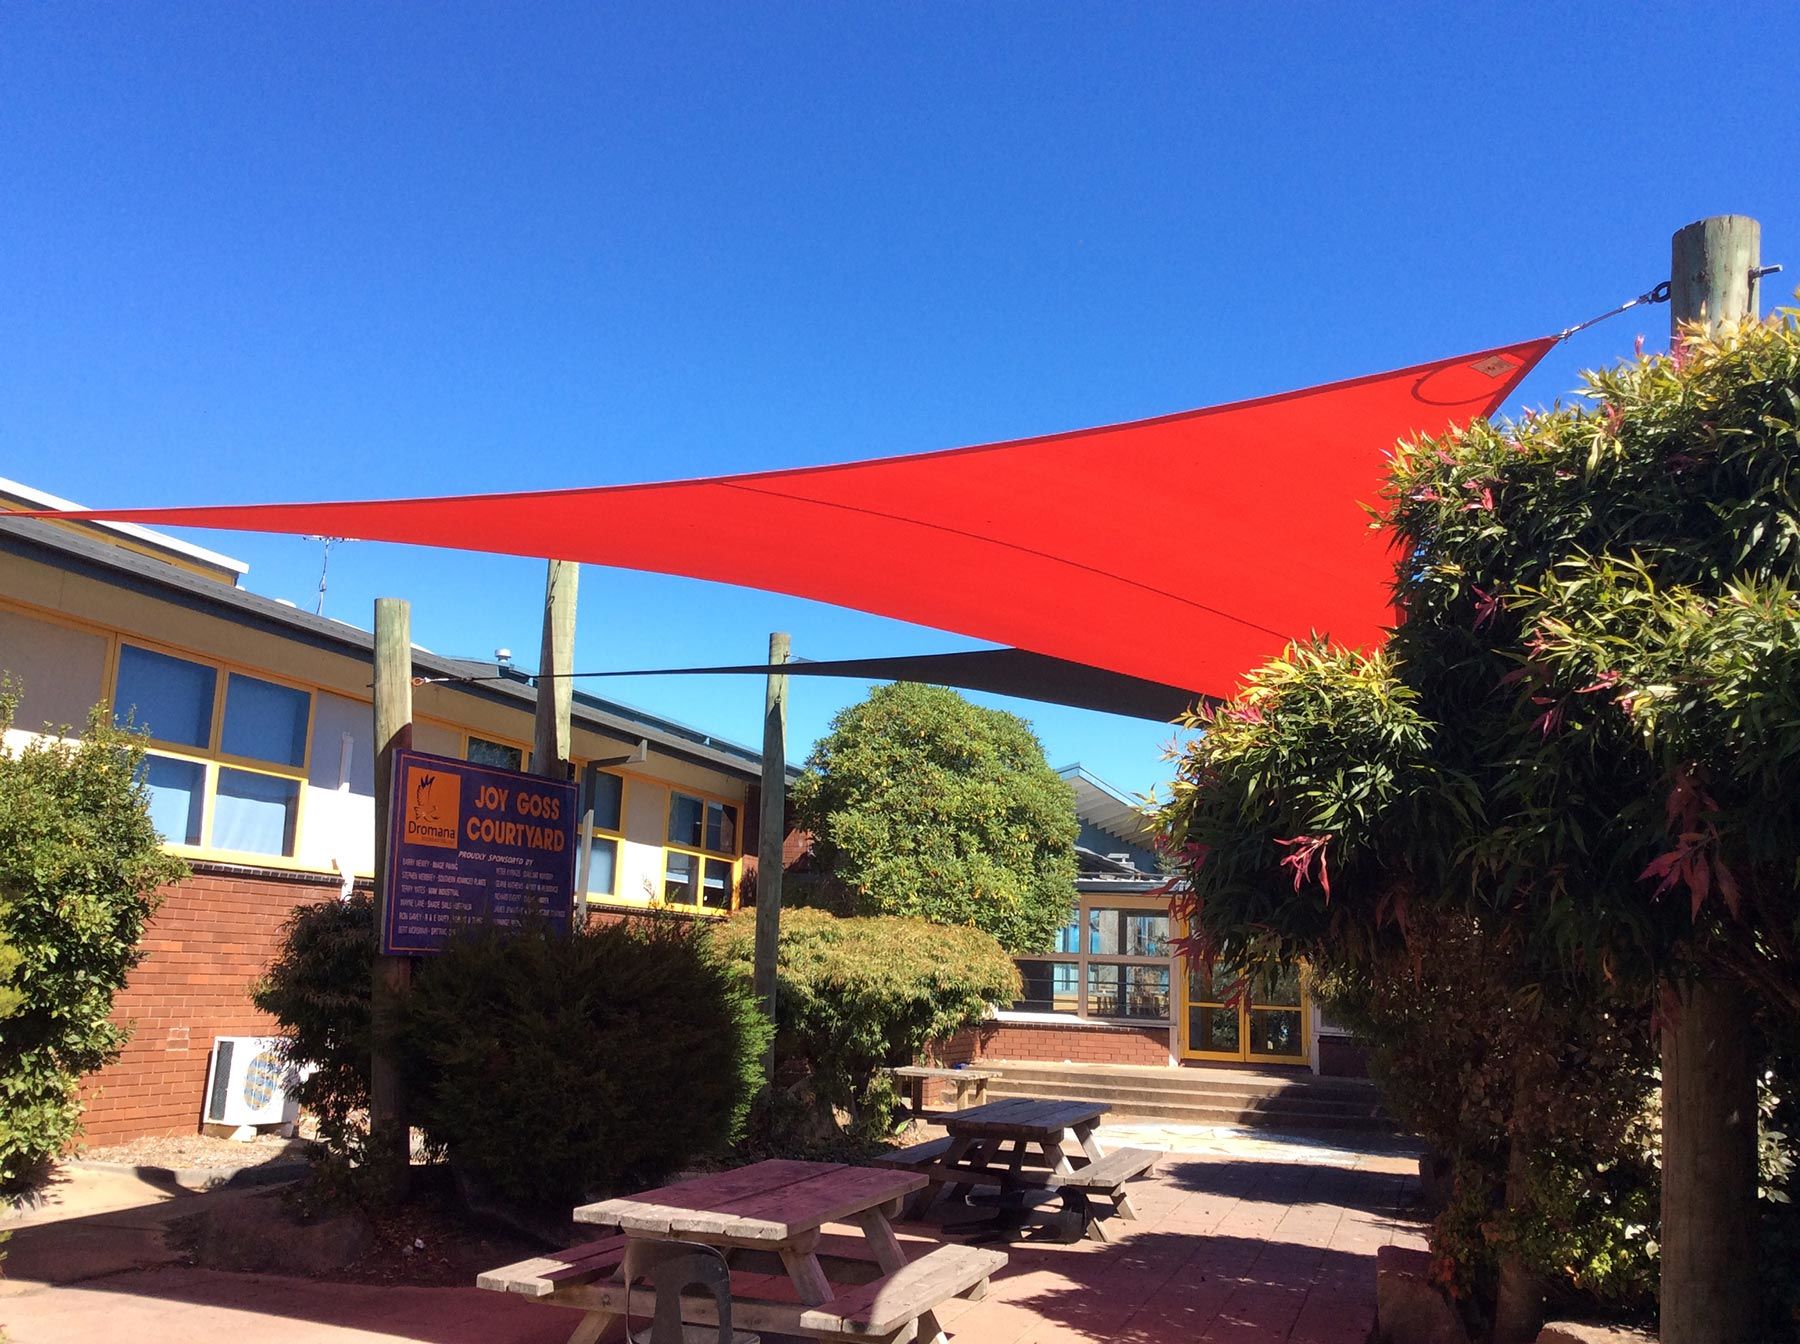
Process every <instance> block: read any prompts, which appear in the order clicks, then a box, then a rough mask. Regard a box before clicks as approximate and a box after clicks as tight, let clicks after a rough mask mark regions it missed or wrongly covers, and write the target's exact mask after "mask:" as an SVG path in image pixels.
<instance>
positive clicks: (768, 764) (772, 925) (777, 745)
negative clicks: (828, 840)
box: [753, 632, 789, 1082]
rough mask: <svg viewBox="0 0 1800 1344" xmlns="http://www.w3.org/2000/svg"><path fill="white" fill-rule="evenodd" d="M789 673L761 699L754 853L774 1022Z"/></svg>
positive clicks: (777, 653)
mask: <svg viewBox="0 0 1800 1344" xmlns="http://www.w3.org/2000/svg"><path fill="white" fill-rule="evenodd" d="M788 647H789V641H788V637H787V636H786V635H784V634H781V633H779V632H778V633H775V634H771V635H770V636H769V666H770V667H779V666H780V665H781V664H783V663H785V662H787V660H788ZM787 684H788V679H787V673H785V672H771V673H770V674H769V683H768V689H767V690H766V691H765V692H764V694H763V747H762V808H761V811H760V812H759V814H758V823H759V824H758V827H757V835H758V840H759V843H758V845H757V851H756V960H755V971H754V982H753V983H754V986H755V990H756V997H757V999H758V1000H759V1001H760V1002H761V1003H762V1006H763V1012H764V1013H766V1014H767V1015H768V1018H769V1021H771V1022H773V1021H774V1020H775V982H776V965H777V957H778V952H779V948H780V944H781V842H782V841H783V839H785V838H786V837H785V834H784V830H785V827H786V822H787ZM763 1074H764V1076H765V1077H766V1078H768V1079H769V1081H770V1082H773V1081H774V1079H775V1047H774V1045H773V1044H771V1045H770V1047H769V1049H768V1051H767V1052H766V1053H765V1055H764V1057H763Z"/></svg>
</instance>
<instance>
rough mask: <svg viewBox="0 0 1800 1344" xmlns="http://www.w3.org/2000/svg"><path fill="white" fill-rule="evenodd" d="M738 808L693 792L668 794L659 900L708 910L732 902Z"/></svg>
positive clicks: (735, 885)
mask: <svg viewBox="0 0 1800 1344" xmlns="http://www.w3.org/2000/svg"><path fill="white" fill-rule="evenodd" d="M737 849H738V809H737V806H736V805H735V804H733V803H722V802H718V801H716V800H714V799H711V798H699V797H696V796H694V795H693V794H688V793H677V792H674V791H671V792H670V794H669V848H668V849H667V850H665V851H664V862H663V900H664V901H666V902H667V903H669V904H670V905H692V906H699V907H701V908H703V909H707V910H730V909H731V908H732V907H733V906H734V905H735V904H736V903H737Z"/></svg>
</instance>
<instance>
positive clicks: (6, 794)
mask: <svg viewBox="0 0 1800 1344" xmlns="http://www.w3.org/2000/svg"><path fill="white" fill-rule="evenodd" d="M16 707H17V698H16V695H15V694H14V693H13V692H12V691H11V690H10V688H9V687H8V686H7V685H6V684H5V683H4V682H0V732H4V731H5V730H6V729H8V728H10V727H11V726H12V720H13V712H14V710H15V708H16ZM142 763H143V748H142V746H141V744H140V741H139V739H138V738H136V737H134V736H132V735H131V734H129V733H126V732H123V731H121V730H119V729H117V728H115V727H113V725H112V723H111V721H110V719H109V718H108V717H107V716H106V715H105V714H103V713H101V712H99V711H96V712H95V713H94V714H93V715H91V716H90V718H89V720H88V725H87V729H86V734H85V736H83V737H82V738H80V739H78V740H69V739H39V740H36V741H33V742H31V743H29V744H27V745H26V746H24V747H22V748H21V749H19V750H18V751H5V750H0V936H3V937H4V939H5V940H6V941H7V942H8V943H10V945H11V950H12V953H13V955H14V956H15V957H16V961H15V963H14V965H13V967H12V972H11V988H12V990H13V991H14V992H15V993H16V994H17V995H18V997H19V1000H20V1002H19V1003H18V1006H17V1011H16V1012H14V1013H13V1015H12V1016H11V1017H9V1018H8V1019H7V1020H6V1022H5V1024H4V1026H0V1192H16V1191H18V1190H20V1189H21V1188H23V1187H25V1186H28V1185H29V1184H31V1183H32V1182H33V1181H34V1180H36V1179H37V1178H38V1177H39V1176H40V1175H41V1174H42V1171H43V1169H44V1167H45V1166H46V1164H48V1163H49V1162H50V1161H51V1160H52V1159H54V1158H55V1157H56V1156H57V1155H58V1154H59V1153H61V1152H62V1151H63V1150H64V1149H65V1148H66V1147H67V1146H68V1145H69V1143H70V1142H71V1141H72V1140H73V1139H74V1138H75V1137H76V1136H77V1135H78V1134H79V1133H80V1131H81V1103H80V1099H79V1095H78V1093H77V1085H78V1084H79V1082H80V1080H81V1078H82V1077H83V1076H84V1075H85V1074H89V1073H92V1072H93V1071H94V1070H95V1069H98V1068H100V1067H101V1066H102V1065H104V1064H108V1063H110V1062H111V1061H112V1060H114V1059H116V1058H117V1057H118V1053H119V1047H120V1046H121V1045H122V1044H124V1041H125V1036H126V1029H125V1028H124V1027H123V1026H121V1025H120V1024H118V1023H116V1022H114V1021H112V1018H111V1014H112V1006H113V996H114V995H115V994H116V993H117V992H118V990H119V988H120V987H121V986H122V985H123V984H124V983H125V977H126V974H127V973H128V972H129V971H130V970H131V968H132V967H133V966H135V965H136V964H137V962H138V959H139V955H140V954H139V951H138V940H139V939H140V938H141V937H142V936H143V932H144V923H145V921H146V920H148V919H149V917H150V914H151V912H152V911H153V910H154V909H155V906H156V899H157V898H156V892H157V889H158V888H160V887H162V886H164V885H165V884H167V883H169V882H173V881H176V880H178V879H179V878H181V877H182V876H184V875H185V873H186V869H185V868H184V867H183V866H182V864H181V863H180V862H179V861H177V860H176V859H173V858H171V857H170V856H168V855H167V854H165V853H164V852H163V849H162V841H161V840H160V839H159V838H158V836H157V834H156V830H155V828H154V827H153V826H152V825H151V824H150V816H149V811H148V807H147V801H146V797H145V793H144V789H143V787H142V786H141V785H140V784H139V783H138V782H137V772H138V769H139V767H140V766H141V765H142Z"/></svg>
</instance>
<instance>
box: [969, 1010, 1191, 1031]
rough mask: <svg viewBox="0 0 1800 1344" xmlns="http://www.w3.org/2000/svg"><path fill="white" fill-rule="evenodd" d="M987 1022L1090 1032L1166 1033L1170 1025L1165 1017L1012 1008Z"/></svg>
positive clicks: (999, 1011)
mask: <svg viewBox="0 0 1800 1344" xmlns="http://www.w3.org/2000/svg"><path fill="white" fill-rule="evenodd" d="M989 1020H990V1021H993V1022H1011V1023H1014V1024H1016V1025H1019V1026H1037V1027H1079V1028H1082V1029H1083V1030H1092V1031H1117V1030H1118V1029H1119V1028H1121V1027H1125V1028H1141V1029H1144V1030H1148V1031H1168V1030H1169V1029H1170V1027H1171V1025H1172V1024H1171V1023H1170V1021H1169V1019H1168V1018H1166V1017H1076V1016H1075V1014H1073V1013H1028V1012H1020V1011H1017V1010H1015V1009H1012V1008H1006V1009H1002V1010H998V1011H996V1012H995V1013H994V1015H993V1017H992V1018H990V1019H989Z"/></svg>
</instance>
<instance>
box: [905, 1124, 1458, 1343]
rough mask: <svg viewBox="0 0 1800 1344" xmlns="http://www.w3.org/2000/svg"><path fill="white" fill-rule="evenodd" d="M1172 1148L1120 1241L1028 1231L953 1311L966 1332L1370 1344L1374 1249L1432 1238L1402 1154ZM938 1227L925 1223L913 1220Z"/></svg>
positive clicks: (1030, 1337)
mask: <svg viewBox="0 0 1800 1344" xmlns="http://www.w3.org/2000/svg"><path fill="white" fill-rule="evenodd" d="M1340 1156H1341V1158H1342V1161H1341V1163H1340V1164H1332V1165H1325V1164H1321V1163H1318V1162H1316V1161H1310V1162H1309V1161H1301V1160H1294V1161H1286V1160H1271V1159H1266V1158H1237V1157H1231V1156H1222V1155H1217V1154H1180V1153H1177V1154H1172V1155H1171V1156H1170V1157H1169V1158H1168V1159H1166V1160H1165V1161H1164V1162H1163V1163H1162V1164H1161V1166H1160V1168H1159V1173H1158V1175H1157V1176H1156V1177H1154V1178H1151V1179H1149V1180H1146V1181H1144V1182H1141V1183H1139V1185H1137V1186H1134V1188H1133V1195H1132V1200H1133V1202H1134V1203H1135V1204H1136V1205H1137V1208H1138V1211H1139V1213H1140V1215H1141V1218H1140V1221H1138V1222H1136V1223H1127V1222H1122V1221H1120V1220H1118V1219H1113V1220H1110V1221H1109V1222H1108V1224H1107V1228H1108V1231H1109V1232H1110V1233H1112V1234H1113V1240H1112V1241H1111V1242H1110V1243H1109V1244H1107V1245H1104V1246H1100V1245H1095V1244H1094V1243H1090V1242H1083V1243H1080V1244H1077V1245H1074V1246H1062V1245H1058V1244H1055V1243H1046V1242H1042V1241H1036V1240H1031V1241H1023V1242H1017V1243H1014V1244H1012V1245H1011V1246H1010V1247H1008V1248H1007V1250H1008V1253H1009V1254H1010V1256H1011V1262H1010V1263H1009V1264H1008V1266H1007V1268H1006V1270H1005V1271H1004V1272H1003V1273H1002V1274H1001V1275H999V1276H998V1277H996V1278H995V1280H994V1282H993V1285H992V1289H991V1291H990V1294H989V1296H988V1297H987V1298H986V1299H985V1300H983V1301H981V1302H975V1303H957V1304H955V1306H953V1307H952V1308H950V1309H949V1310H947V1311H945V1312H944V1313H942V1320H943V1323H944V1326H945V1328H946V1330H947V1331H948V1333H949V1334H950V1336H951V1338H952V1340H953V1341H956V1344H1361V1341H1362V1340H1363V1339H1365V1338H1366V1337H1367V1336H1368V1334H1369V1331H1370V1329H1371V1328H1372V1327H1373V1325H1374V1322H1375V1251H1376V1248H1377V1247H1380V1246H1384V1245H1386V1244H1388V1243H1389V1242H1398V1243H1401V1244H1404V1245H1412V1246H1422V1245H1423V1244H1424V1235H1423V1234H1424V1225H1423V1224H1422V1223H1421V1222H1419V1221H1417V1220H1416V1219H1414V1218H1412V1217H1410V1216H1409V1215H1407V1214H1406V1213H1405V1210H1406V1208H1407V1205H1408V1204H1409V1202H1410V1201H1411V1199H1412V1197H1413V1195H1414V1193H1415V1190H1414V1183H1413V1181H1412V1179H1411V1178H1410V1177H1409V1176H1408V1175H1407V1174H1406V1173H1405V1172H1404V1170H1403V1169H1402V1164H1400V1163H1398V1162H1394V1161H1392V1160H1383V1159H1379V1158H1373V1159H1371V1158H1359V1157H1358V1156H1357V1155H1356V1154H1353V1153H1344V1154H1341V1155H1340ZM911 1230H913V1231H917V1232H919V1233H922V1234H927V1235H942V1230H941V1228H939V1227H937V1226H935V1225H933V1224H932V1223H930V1222H927V1223H923V1224H917V1225H914V1227H913V1228H912V1229H911Z"/></svg>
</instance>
